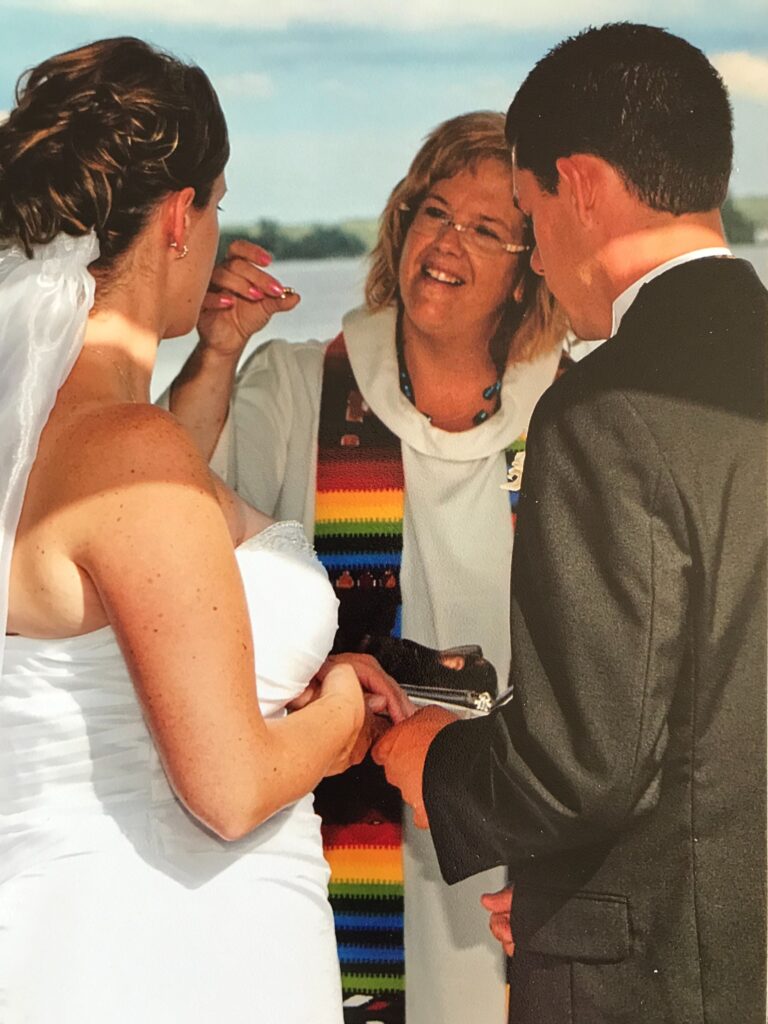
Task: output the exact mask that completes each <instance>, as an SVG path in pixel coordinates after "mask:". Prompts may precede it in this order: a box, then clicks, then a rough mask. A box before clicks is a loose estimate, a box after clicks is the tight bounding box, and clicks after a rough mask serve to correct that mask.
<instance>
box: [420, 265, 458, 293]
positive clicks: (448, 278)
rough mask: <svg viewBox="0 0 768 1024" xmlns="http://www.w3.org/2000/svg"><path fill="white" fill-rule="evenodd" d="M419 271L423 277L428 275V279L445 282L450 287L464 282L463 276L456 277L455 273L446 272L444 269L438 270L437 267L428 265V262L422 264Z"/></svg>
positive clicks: (455, 286) (456, 286)
mask: <svg viewBox="0 0 768 1024" xmlns="http://www.w3.org/2000/svg"><path fill="white" fill-rule="evenodd" d="M421 273H422V276H423V277H428V278H429V280H430V281H437V282H439V283H440V284H447V285H450V287H451V288H458V287H459V285H462V284H464V279H463V278H461V277H456V275H455V274H448V273H446V271H445V270H438V268H437V267H430V266H429V264H428V263H425V264H423V266H422V268H421Z"/></svg>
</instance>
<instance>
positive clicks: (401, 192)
mask: <svg viewBox="0 0 768 1024" xmlns="http://www.w3.org/2000/svg"><path fill="white" fill-rule="evenodd" d="M504 127H505V118H504V115H503V114H500V113H497V112H495V111H491V110H478V111H473V112H471V113H468V114H461V115H460V116H459V117H453V118H451V119H450V120H448V121H444V122H443V123H442V124H439V125H438V126H437V128H435V129H434V130H433V131H432V132H430V134H429V135H428V136H427V138H426V139H425V141H424V144H423V146H422V147H421V149H420V150H419V151H418V153H417V154H416V156H415V157H414V159H413V162H412V163H411V166H410V167H409V168H408V173H407V174H406V176H405V177H404V178H403V180H402V181H400V182H399V183H398V184H397V185H396V186H395V187H394V189H393V190H392V193H391V195H390V197H389V199H388V201H387V205H386V206H385V207H384V212H383V213H382V215H381V219H380V221H379V233H378V238H377V241H376V246H375V247H374V249H373V252H372V253H371V266H370V270H369V272H368V278H367V280H366V284H365V300H366V304H367V306H368V308H369V309H370V310H371V311H375V310H379V309H383V308H384V307H386V306H397V307H401V305H402V300H401V297H400V288H399V284H398V272H399V269H400V257H401V256H402V252H403V246H404V244H405V238H406V235H407V234H408V229H409V227H410V221H411V217H412V214H411V213H410V212H409V211H411V210H416V209H417V208H418V206H419V204H420V203H421V201H422V199H423V198H424V196H426V195H427V193H428V192H429V191H430V189H431V188H432V187H433V185H434V184H435V183H436V182H438V181H444V180H445V179H447V178H452V177H454V176H455V175H456V174H459V173H460V172H461V171H464V170H467V169H470V170H471V169H474V168H475V167H476V166H477V165H478V164H479V163H480V162H481V161H483V160H498V161H499V162H500V163H502V164H504V165H505V166H506V167H508V168H509V175H510V189H511V188H512V157H511V153H510V149H509V146H508V144H507V141H506V138H505V135H504ZM403 207H406V208H407V209H406V210H405V211H404V210H403ZM516 241H520V242H522V243H523V244H526V245H533V233H532V231H531V227H530V224H529V223H528V222H526V225H525V229H524V234H523V236H522V237H521V238H520V239H519V240H516ZM520 259H522V260H524V267H525V270H524V277H523V290H522V299H521V300H520V301H519V302H518V301H516V300H515V298H514V297H513V296H512V295H510V298H509V307H508V315H507V320H508V323H509V330H508V331H505V332H502V333H501V334H500V335H499V336H498V338H497V339H495V340H494V344H496V345H503V346H505V351H502V352H492V353H491V355H492V357H493V359H494V361H495V362H496V363H497V365H499V364H503V363H505V362H507V361H508V360H511V361H513V362H524V361H526V360H530V359H535V358H536V357H537V356H539V355H542V354H544V353H545V352H548V351H551V350H552V349H553V348H555V347H556V346H557V345H560V344H561V343H562V340H563V337H564V336H565V333H566V324H565V318H564V316H563V313H562V311H561V309H560V307H559V306H558V304H557V302H556V301H555V299H554V297H553V296H552V293H551V292H550V291H549V289H548V288H547V286H546V284H545V283H544V279H543V278H542V277H540V276H539V275H538V274H536V273H534V271H533V270H532V269H531V265H530V254H529V253H525V254H523V255H521V256H520Z"/></svg>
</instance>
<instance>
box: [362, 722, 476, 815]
mask: <svg viewBox="0 0 768 1024" xmlns="http://www.w3.org/2000/svg"><path fill="white" fill-rule="evenodd" d="M455 721H457V718H456V715H453V714H451V712H450V711H446V710H444V709H443V708H438V707H434V706H432V707H426V708H422V709H421V710H420V711H417V712H416V714H415V715H413V716H412V717H411V718H407V719H405V721H402V722H400V723H399V725H394V726H393V727H392V728H391V729H390V730H389V731H388V732H386V733H385V734H384V736H383V737H382V738H381V739H380V740H379V742H378V743H377V744H376V745H375V746H374V747H373V749H372V750H371V756H372V757H373V760H374V761H376V763H377V764H380V765H381V766H382V767H383V768H384V773H385V775H386V776H387V781H388V782H389V783H391V784H392V785H393V786H397V788H398V789H399V790H400V792H401V793H402V795H403V800H405V802H406V803H407V804H410V805H411V807H412V808H413V821H414V824H415V825H416V826H417V827H418V828H429V819H428V818H427V810H426V807H425V806H424V799H423V797H422V795H421V785H422V778H423V776H424V762H425V761H426V759H427V751H428V750H429V747H430V744H431V743H432V740H433V739H434V738H435V736H437V734H438V733H439V732H440V730H441V729H444V728H445V726H446V725H450V723H451V722H455Z"/></svg>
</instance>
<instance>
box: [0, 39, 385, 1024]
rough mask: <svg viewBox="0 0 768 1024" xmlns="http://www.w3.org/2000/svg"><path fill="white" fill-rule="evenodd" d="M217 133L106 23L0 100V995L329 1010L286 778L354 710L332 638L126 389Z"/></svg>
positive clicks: (215, 152) (183, 450)
mask: <svg viewBox="0 0 768 1024" xmlns="http://www.w3.org/2000/svg"><path fill="white" fill-rule="evenodd" d="M227 156H228V142H227V133H226V126H225V123H224V119H223V116H222V113H221V110H220V108H219V104H218V101H217V99H216V96H215V94H214V92H213V90H212V87H211V85H210V83H209V82H208V79H207V78H206V76H205V75H204V74H203V72H202V71H200V69H198V68H196V67H193V66H187V65H184V64H182V63H180V62H178V61H177V60H175V59H173V58H171V57H169V56H167V55H165V54H163V53H160V52H158V51H156V50H154V49H152V48H150V47H149V46H147V45H146V44H144V43H142V42H140V41H139V40H136V39H130V38H123V39H111V40H104V41H101V42H96V43H93V44H91V45H89V46H85V47H82V48H80V49H77V50H74V51H71V52H69V53H64V54H61V55H59V56H56V57H53V58H51V59H50V60H48V61H45V62H44V63H42V64H41V65H39V66H38V67H37V68H35V69H34V70H33V71H32V72H31V73H30V74H29V76H28V77H27V79H26V81H24V82H23V83H22V85H21V86H20V89H19V92H18V98H17V105H16V107H15V108H14V110H13V111H12V112H11V115H10V117H9V119H8V120H7V122H6V123H5V124H3V125H2V126H0V245H2V246H4V248H3V249H2V251H0V308H2V311H3V312H2V322H1V323H0V363H1V364H2V366H3V383H2V385H0V461H1V464H2V472H3V476H4V497H3V499H2V504H0V526H2V534H1V535H0V537H1V540H2V547H1V548H0V615H2V617H3V618H4V619H5V620H6V621H7V627H6V630H5V633H6V635H5V636H4V637H2V636H0V664H2V689H1V690H0V729H1V730H2V734H1V736H0V779H1V780H2V781H1V782H0V815H1V816H0V1006H1V1007H2V1014H0V1016H2V1020H3V1021H4V1022H6V1024H15V1022H20V1021H25V1022H31V1024H50V1022H51V1021H54V1020H55V1021H56V1022H57V1024H74V1022H77V1024H89V1022H94V1024H95V1022H99V1024H101V1022H105V1021H109V1022H110V1024H121V1022H126V1024H127V1022H131V1024H136V1022H142V1024H155V1022H156V1024H160V1022H162V1024H168V1022H170V1021H184V1022H185V1024H194V1022H203V1021H205V1022H209V1021H211V1020H222V1021H226V1022H230V1024H231V1022H238V1021H249V1022H252V1021H263V1022H264V1024H271V1022H277V1021H280V1022H289V1024H293V1022H295V1024H298V1022H304V1021H310V1020H311V1021H313V1022H322V1024H331V1022H336V1021H340V1020H341V1006H340V986H339V975H338V966H337V959H336V955H335V949H334V939H333V922H332V918H331V913H330V909H329V906H328V903H327V899H326V881H327V873H328V869H327V866H326V864H325V862H324V860H323V857H322V851H321V845H320V835H319V825H318V819H317V818H316V817H315V815H314V812H313V808H312V802H311V796H309V795H308V794H309V793H310V791H311V790H312V788H313V787H314V786H315V785H316V783H317V782H318V781H319V780H320V779H321V778H322V777H323V776H325V775H329V774H333V773H336V772H340V771H342V770H344V769H345V768H346V767H347V766H348V765H350V764H351V763H355V762H356V761H358V760H359V759H360V758H361V757H362V756H363V753H364V752H365V750H366V749H367V747H368V745H369V742H370V738H371V729H372V716H371V711H370V708H369V707H367V706H366V701H365V700H364V697H363V693H362V691H361V686H360V683H359V681H358V678H357V677H356V675H355V672H354V671H353V670H352V668H351V667H350V666H349V665H346V664H339V663H335V664H334V665H333V666H332V667H330V668H329V667H328V666H326V667H325V669H324V670H323V672H322V673H321V674H322V675H323V679H322V682H321V683H319V684H317V683H315V684H313V685H312V687H310V688H309V689H307V688H308V684H310V680H312V678H313V677H314V676H315V674H316V672H317V671H318V669H320V667H321V665H322V664H323V662H324V660H325V657H326V654H327V651H328V649H329V647H330V644H331V641H332V638H333V635H334V631H335V628H336V599H335V597H334V596H333V593H332V591H331V589H330V586H329V584H328V581H327V579H326V577H325V575H324V571H323V570H322V569H321V568H320V567H319V565H318V563H317V562H316V561H315V559H314V557H313V554H312V552H311V549H310V548H309V546H308V544H307V542H306V540H305V539H304V537H303V535H302V534H301V530H300V527H298V526H297V524H293V523H271V522H270V521H269V520H268V519H267V518H266V517H265V516H263V515H261V514H260V513H258V512H256V511H255V510H253V509H250V508H248V507H247V506H245V505H244V504H243V503H242V502H240V501H239V500H238V499H237V498H236V497H235V496H234V495H233V494H231V493H230V492H228V491H227V490H226V489H225V488H224V487H223V485H221V484H220V483H218V482H217V481H214V480H213V479H212V478H211V476H210V475H209V472H208V470H207V467H206V466H205V464H204V462H203V460H202V458H201V457H200V456H199V455H198V454H197V451H196V448H195V445H194V444H193V443H192V441H191V440H190V439H189V438H188V437H187V436H186V434H185V433H184V431H183V430H182V429H181V428H180V426H179V425H178V423H177V422H176V421H175V420H174V419H173V418H172V417H171V416H169V415H168V414H167V413H165V412H163V411H161V410H159V409H157V408H155V407H153V406H152V405H150V404H149V381H150V375H151V372H152V367H153V363H154V359H155V355H156V350H157V345H158V342H159V340H160V339H161V338H163V337H172V336H176V335H180V334H183V333H185V332H187V331H189V330H190V329H191V328H192V326H193V324H194V322H195V319H196V317H197V313H198V310H199V308H200V305H201V302H202V300H203V297H204V295H205V293H206V287H207V281H208V279H209V276H210V273H211V269H212V265H213V261H214V257H215V252H216V245H217V239H218V223H217V204H218V203H219V202H220V200H221V197H222V195H223V194H224V191H225V182H224V175H223V171H224V165H225V163H226V159H227ZM206 304H207V307H208V309H209V310H210V309H211V308H212V307H215V306H217V305H218V306H219V307H220V308H221V310H224V311H226V312H227V314H228V316H230V319H231V320H232V321H233V322H234V323H235V325H236V316H237V315H239V316H247V312H248V310H247V303H245V302H243V301H242V300H241V299H238V300H236V301H235V300H234V299H232V298H230V297H227V296H222V295H214V294H212V293H209V295H208V297H207V299H206ZM235 305H237V307H238V309H237V310H235V309H233V307H234V306H235ZM3 644H4V648H5V650H4V655H3V651H2V647H3ZM254 652H255V656H254ZM254 658H255V660H254ZM254 665H255V668H254ZM385 683H386V681H380V682H379V683H376V684H375V686H382V687H383V686H384V685H385ZM368 685H371V686H373V685H374V684H373V683H372V682H371V681H370V680H369V681H368ZM257 694H258V696H257ZM300 695H301V697H300ZM310 695H311V696H312V697H313V698H314V699H312V700H308V696H310ZM297 697H300V699H299V701H298V703H299V704H300V705H301V708H300V710H296V711H295V712H294V713H292V714H286V713H285V707H286V705H287V704H288V703H289V702H291V701H292V700H294V699H295V698H297ZM374 700H379V704H378V705H377V707H379V708H380V707H381V700H382V699H381V698H374ZM387 703H388V707H389V709H390V711H391V712H392V713H393V715H394V717H398V716H401V715H402V714H403V712H404V707H405V706H404V704H403V702H402V700H401V698H400V697H399V696H398V695H397V694H394V693H390V694H389V695H388V697H387Z"/></svg>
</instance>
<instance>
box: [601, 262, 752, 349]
mask: <svg viewBox="0 0 768 1024" xmlns="http://www.w3.org/2000/svg"><path fill="white" fill-rule="evenodd" d="M732 255H733V253H732V252H731V250H730V249H728V248H726V247H725V246H711V247H710V248H709V249H693V250H692V251H691V252H686V253H683V255H682V256H675V257H674V259H671V260H667V262H666V263H661V264H660V265H659V266H658V267H654V268H653V270H649V271H648V273H647V274H643V276H642V277H641V278H640V279H639V280H638V281H635V282H634V283H633V284H631V285H630V286H629V288H625V289H624V291H623V292H622V293H621V295H619V296H618V297H617V298H616V299H614V302H613V322H612V324H611V337H613V335H614V334H615V333H616V332H617V331H618V329H619V326H620V325H621V321H622V318H623V316H624V314H625V313H626V312H627V310H628V309H629V307H630V306H631V305H632V303H633V302H634V301H635V299H636V298H637V293H638V292H639V291H640V289H641V288H642V287H643V285H644V284H648V282H649V281H652V280H653V279H654V277H658V276H659V275H660V274H663V273H665V272H666V271H667V270H671V269H672V267H679V266H680V265H681V264H682V263H690V262H691V260H702V259H704V258H705V257H707V256H732Z"/></svg>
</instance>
